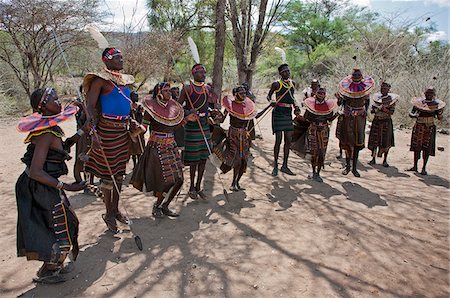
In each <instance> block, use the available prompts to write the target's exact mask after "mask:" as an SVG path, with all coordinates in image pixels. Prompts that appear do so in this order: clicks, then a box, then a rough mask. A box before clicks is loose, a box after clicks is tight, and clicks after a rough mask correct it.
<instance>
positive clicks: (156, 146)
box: [130, 141, 183, 193]
mask: <svg viewBox="0 0 450 298" xmlns="http://www.w3.org/2000/svg"><path fill="white" fill-rule="evenodd" d="M182 181H183V163H182V162H181V157H180V153H179V152H178V149H177V147H176V143H175V141H173V142H171V143H169V144H161V143H157V142H152V141H149V142H148V144H147V146H146V147H145V150H144V154H142V155H141V157H140V158H139V162H138V164H137V165H136V167H135V169H134V170H133V175H132V177H131V181H130V183H131V184H132V185H133V186H134V187H135V188H136V189H138V190H140V191H144V190H145V191H153V192H154V193H156V192H168V191H169V190H170V188H171V187H172V186H173V185H175V183H179V182H182ZM144 186H145V189H144Z"/></svg>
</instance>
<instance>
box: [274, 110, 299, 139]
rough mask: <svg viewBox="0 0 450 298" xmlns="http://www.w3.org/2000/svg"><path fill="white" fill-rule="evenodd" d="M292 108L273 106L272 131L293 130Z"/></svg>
mask: <svg viewBox="0 0 450 298" xmlns="http://www.w3.org/2000/svg"><path fill="white" fill-rule="evenodd" d="M293 130H294V125H293V124H292V108H288V107H274V108H273V111H272V132H273V133H276V132H278V131H293Z"/></svg>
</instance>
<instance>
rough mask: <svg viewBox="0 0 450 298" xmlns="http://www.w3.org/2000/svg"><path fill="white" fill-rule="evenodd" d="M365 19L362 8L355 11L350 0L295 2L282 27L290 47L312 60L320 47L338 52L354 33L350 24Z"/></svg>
mask: <svg viewBox="0 0 450 298" xmlns="http://www.w3.org/2000/svg"><path fill="white" fill-rule="evenodd" d="M364 15H365V10H364V9H363V8H355V7H354V6H352V5H350V4H349V2H348V0H346V1H339V0H316V1H310V2H309V1H308V2H305V1H301V0H294V1H291V2H290V3H289V4H288V6H287V8H286V10H285V12H284V14H283V16H282V19H281V24H282V25H283V26H284V28H285V30H286V31H287V32H288V33H287V37H288V39H289V41H290V43H291V45H292V46H294V47H296V48H298V49H299V50H302V51H305V52H306V53H307V55H308V58H309V59H310V60H311V59H313V58H314V57H311V54H312V53H313V52H314V51H316V50H317V49H318V48H319V47H320V49H321V51H323V49H324V47H325V48H328V49H332V48H339V47H342V46H343V45H345V44H346V43H347V42H349V41H350V40H351V39H352V37H353V36H352V34H353V32H354V29H353V27H351V26H349V24H348V20H349V19H352V20H355V19H356V20H357V19H359V18H361V17H363V16H364ZM316 56H317V55H316ZM319 56H320V55H319Z"/></svg>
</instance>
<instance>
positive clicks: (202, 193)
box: [197, 190, 208, 201]
mask: <svg viewBox="0 0 450 298" xmlns="http://www.w3.org/2000/svg"><path fill="white" fill-rule="evenodd" d="M197 195H198V196H199V197H200V199H202V200H205V201H206V199H208V197H207V196H206V195H205V193H204V192H203V190H199V191H198V192H197Z"/></svg>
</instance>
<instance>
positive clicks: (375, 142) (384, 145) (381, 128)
mask: <svg viewBox="0 0 450 298" xmlns="http://www.w3.org/2000/svg"><path fill="white" fill-rule="evenodd" d="M391 147H394V126H393V124H392V119H391V118H387V119H377V118H375V119H373V121H372V127H371V128H370V134H369V142H368V144H367V148H369V150H372V151H373V150H375V149H377V148H378V157H381V156H382V155H383V153H387V152H389V149H390V148H391Z"/></svg>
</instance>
